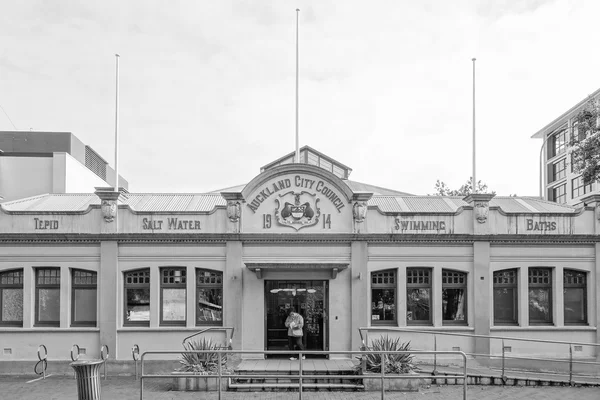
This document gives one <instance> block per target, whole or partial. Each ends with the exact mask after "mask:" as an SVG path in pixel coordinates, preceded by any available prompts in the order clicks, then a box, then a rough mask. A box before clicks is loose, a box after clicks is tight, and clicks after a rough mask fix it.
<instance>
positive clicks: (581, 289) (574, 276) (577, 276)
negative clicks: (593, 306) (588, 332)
mask: <svg viewBox="0 0 600 400" xmlns="http://www.w3.org/2000/svg"><path fill="white" fill-rule="evenodd" d="M563 282H564V288H563V292H564V302H565V325H572V324H587V274H586V273H585V272H583V271H575V270H570V269H565V270H564V274H563Z"/></svg>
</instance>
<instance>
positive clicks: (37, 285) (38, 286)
mask: <svg viewBox="0 0 600 400" xmlns="http://www.w3.org/2000/svg"><path fill="white" fill-rule="evenodd" d="M34 271H35V274H34V276H35V312H34V318H35V320H34V326H36V327H37V326H43V327H60V315H61V306H60V298H61V291H60V280H61V273H60V272H61V271H60V267H36V268H35V269H34ZM41 271H58V276H57V277H56V278H57V279H58V283H42V284H40V283H39V274H40V272H41ZM40 289H58V320H53V321H40V312H39V311H40V309H39V306H40Z"/></svg>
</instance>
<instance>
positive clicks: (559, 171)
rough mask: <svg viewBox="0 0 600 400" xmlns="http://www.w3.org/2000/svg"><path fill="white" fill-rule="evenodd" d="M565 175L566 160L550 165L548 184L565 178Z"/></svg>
mask: <svg viewBox="0 0 600 400" xmlns="http://www.w3.org/2000/svg"><path fill="white" fill-rule="evenodd" d="M566 173H567V159H566V158H563V159H562V160H559V161H557V162H555V163H554V164H552V180H551V181H550V182H554V181H557V180H559V179H562V178H564V177H565V176H566Z"/></svg>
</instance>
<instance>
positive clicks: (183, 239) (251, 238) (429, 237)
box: [0, 233, 600, 246]
mask: <svg viewBox="0 0 600 400" xmlns="http://www.w3.org/2000/svg"><path fill="white" fill-rule="evenodd" d="M104 241H108V242H110V241H116V242H119V243H123V244H129V243H132V244H137V243H141V244H144V243H172V244H176V243H180V244H183V243H192V244H200V243H208V244H217V243H218V244H225V243H226V242H230V241H239V242H244V243H344V244H350V243H351V242H368V243H372V244H385V243H389V244H394V243H414V244H444V245H452V244H472V243H474V242H489V243H491V244H493V245H516V246H519V245H526V244H540V245H548V244H553V245H554V244H563V245H564V244H581V245H589V244H594V243H600V235H512V234H511V235H509V234H506V235H468V234H456V235H455V234H386V233H381V234H375V233H373V234H350V233H347V234H346V233H344V234H293V233H290V234H288V233H282V234H255V233H207V234H183V233H178V234H174V233H154V234H148V233H128V234H123V233H119V234H75V233H73V234H50V233H49V234H30V233H9V234H0V245H1V244H10V243H21V244H23V243H31V244H38V243H78V244H83V243H87V244H94V243H99V242H104Z"/></svg>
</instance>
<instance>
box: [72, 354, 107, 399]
mask: <svg viewBox="0 0 600 400" xmlns="http://www.w3.org/2000/svg"><path fill="white" fill-rule="evenodd" d="M103 362H104V361H103V360H81V361H74V362H72V363H71V364H70V365H71V367H73V369H74V370H75V379H77V394H78V399H79V400H100V366H101V365H102V363H103Z"/></svg>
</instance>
